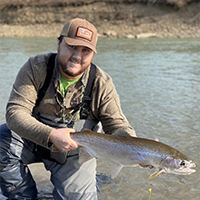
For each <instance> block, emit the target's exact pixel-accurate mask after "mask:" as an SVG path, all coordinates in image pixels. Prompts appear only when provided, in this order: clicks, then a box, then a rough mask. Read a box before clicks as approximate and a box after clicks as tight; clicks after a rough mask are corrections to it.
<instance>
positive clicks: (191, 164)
mask: <svg viewBox="0 0 200 200" xmlns="http://www.w3.org/2000/svg"><path fill="white" fill-rule="evenodd" d="M194 167H196V164H195V163H194V162H193V161H190V162H189V163H188V164H187V165H186V166H182V167H180V168H179V169H177V171H176V172H177V173H178V174H183V175H189V174H192V173H194V172H196V169H192V168H194Z"/></svg>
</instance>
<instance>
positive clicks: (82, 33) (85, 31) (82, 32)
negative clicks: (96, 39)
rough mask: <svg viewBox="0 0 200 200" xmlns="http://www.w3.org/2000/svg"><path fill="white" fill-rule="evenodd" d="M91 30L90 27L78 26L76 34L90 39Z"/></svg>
mask: <svg viewBox="0 0 200 200" xmlns="http://www.w3.org/2000/svg"><path fill="white" fill-rule="evenodd" d="M92 35H93V32H92V31H91V30H90V29H87V28H84V27H81V26H79V27H78V30H77V32H76V36H78V37H81V38H84V39H86V40H89V41H92Z"/></svg>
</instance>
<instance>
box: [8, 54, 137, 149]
mask: <svg viewBox="0 0 200 200" xmlns="http://www.w3.org/2000/svg"><path fill="white" fill-rule="evenodd" d="M50 55H51V53H48V54H42V55H36V56H35V57H31V58H30V59H29V60H28V61H27V62H26V63H25V64H24V65H23V66H22V68H21V69H20V71H19V73H18V75H17V77H16V80H15V82H14V85H13V88H12V91H11V94H10V98H9V101H8V104H7V108H6V121H7V125H8V127H9V128H10V129H11V130H12V131H14V132H15V133H17V134H18V135H20V136H21V137H23V138H26V139H29V140H31V141H33V142H35V143H36V144H39V145H41V146H44V147H47V148H48V142H49V135H50V132H51V131H52V130H53V128H52V127H50V126H48V125H45V124H44V123H41V122H40V121H38V120H37V119H36V118H35V117H33V110H35V111H36V112H39V113H43V114H46V115H50V116H55V117H62V115H63V111H62V108H61V106H60V105H62V103H63V96H62V94H61V93H60V91H59V79H58V77H59V70H58V67H57V57H56V59H55V67H54V71H53V75H52V78H51V82H50V85H49V87H48V89H47V91H46V94H45V96H44V98H43V99H42V101H41V102H40V104H39V106H37V107H35V103H36V100H37V95H38V91H39V89H40V88H41V87H42V85H43V83H44V81H45V77H46V73H47V72H46V68H47V63H48V59H49V57H50ZM89 71H90V66H89V67H88V69H87V70H86V71H85V73H84V75H83V77H82V79H80V80H79V81H78V82H77V83H75V84H73V85H71V86H70V87H69V88H68V91H67V94H66V96H65V106H66V108H69V107H71V106H72V105H73V104H76V103H80V102H81V98H82V95H83V92H82V91H83V88H84V87H85V86H86V84H87V80H88V76H89ZM90 106H91V111H90V115H89V117H88V118H89V119H97V120H99V121H100V122H101V123H102V125H103V130H104V132H105V133H106V134H114V133H115V132H116V131H117V132H119V130H121V131H122V132H123V133H126V134H129V135H131V136H136V135H135V131H134V129H133V128H132V127H131V126H130V124H129V122H128V121H127V119H126V117H125V116H124V114H123V113H122V110H121V106H120V101H119V96H118V94H117V92H116V89H115V86H114V84H113V82H112V79H111V77H110V76H109V75H108V74H107V73H105V72H104V71H103V70H102V69H101V68H99V67H97V72H96V77H95V82H94V86H93V89H92V101H91V104H90ZM65 112H66V113H65V114H67V113H68V114H69V113H70V111H69V110H68V109H66V110H65Z"/></svg>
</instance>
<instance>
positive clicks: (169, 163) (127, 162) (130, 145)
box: [71, 130, 196, 178]
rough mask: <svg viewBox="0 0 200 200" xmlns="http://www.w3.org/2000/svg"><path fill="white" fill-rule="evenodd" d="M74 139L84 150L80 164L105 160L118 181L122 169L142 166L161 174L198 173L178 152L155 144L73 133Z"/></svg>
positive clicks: (97, 134)
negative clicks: (151, 168)
mask: <svg viewBox="0 0 200 200" xmlns="http://www.w3.org/2000/svg"><path fill="white" fill-rule="evenodd" d="M71 137H72V138H73V139H74V140H75V141H76V142H77V143H78V145H79V146H80V150H79V162H80V163H84V162H86V161H88V160H90V159H92V158H102V159H105V160H108V161H111V162H113V163H114V166H113V167H112V169H111V177H112V178H115V177H116V176H117V175H118V173H119V172H120V170H121V169H122V167H125V166H135V165H138V164H143V165H150V166H153V167H154V168H155V169H157V171H156V172H155V173H153V174H151V175H150V178H153V177H156V176H157V175H159V174H160V173H173V174H180V175H187V174H191V173H194V172H195V171H196V170H194V169H191V168H192V167H195V166H196V165H195V163H194V162H193V161H192V160H191V159H190V158H188V157H187V156H186V155H184V154H182V153H181V152H179V151H178V150H176V149H174V148H172V147H170V146H168V145H166V144H163V143H161V142H156V141H154V140H149V139H144V138H135V137H131V136H116V135H108V134H102V133H96V132H93V131H89V130H87V131H81V132H74V133H71Z"/></svg>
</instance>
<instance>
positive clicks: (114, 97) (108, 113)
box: [92, 75, 136, 137]
mask: <svg viewBox="0 0 200 200" xmlns="http://www.w3.org/2000/svg"><path fill="white" fill-rule="evenodd" d="M97 76H98V75H97ZM94 90H96V91H95V92H93V95H94V96H93V99H95V100H94V101H92V104H93V105H92V107H93V108H95V109H94V110H93V114H94V116H95V118H97V119H98V120H100V121H101V123H102V125H103V129H104V132H105V133H106V134H117V135H124V136H125V135H131V136H133V137H136V133H135V131H134V129H133V128H132V127H131V126H130V124H129V122H128V120H127V118H126V117H125V115H124V114H123V112H122V109H121V105H120V100H119V95H118V94H117V91H116V89H115V86H114V84H113V81H112V79H111V77H110V76H109V75H105V76H103V77H99V78H98V77H97V81H96V83H95V88H94Z"/></svg>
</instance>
